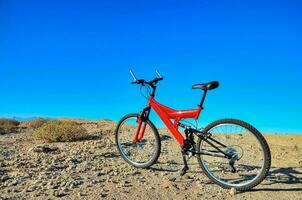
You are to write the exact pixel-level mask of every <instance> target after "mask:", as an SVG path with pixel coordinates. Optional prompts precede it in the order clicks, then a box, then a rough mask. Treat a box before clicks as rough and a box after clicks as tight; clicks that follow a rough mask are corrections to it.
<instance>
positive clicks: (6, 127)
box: [0, 118, 20, 134]
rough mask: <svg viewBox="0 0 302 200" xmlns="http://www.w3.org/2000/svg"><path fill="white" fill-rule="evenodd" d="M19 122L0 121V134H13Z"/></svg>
mask: <svg viewBox="0 0 302 200" xmlns="http://www.w3.org/2000/svg"><path fill="white" fill-rule="evenodd" d="M19 124H20V122H18V121H17V120H15V119H4V118H2V119H0V134H6V133H12V132H15V131H16V130H17V128H18V126H19Z"/></svg>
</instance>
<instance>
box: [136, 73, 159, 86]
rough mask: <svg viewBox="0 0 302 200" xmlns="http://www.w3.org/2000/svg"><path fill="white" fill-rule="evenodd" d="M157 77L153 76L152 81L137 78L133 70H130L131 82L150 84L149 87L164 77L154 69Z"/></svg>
mask: <svg viewBox="0 0 302 200" xmlns="http://www.w3.org/2000/svg"><path fill="white" fill-rule="evenodd" d="M155 72H156V74H157V75H158V77H156V78H154V79H153V80H152V81H145V80H144V79H137V78H136V76H135V75H134V73H133V71H132V70H130V74H131V76H132V78H133V82H131V83H132V84H142V85H145V84H147V85H150V86H151V87H154V86H155V85H156V84H157V83H158V82H159V81H162V80H164V77H162V75H161V74H160V73H159V72H158V71H157V70H156V71H155Z"/></svg>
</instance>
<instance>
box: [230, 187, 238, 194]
mask: <svg viewBox="0 0 302 200" xmlns="http://www.w3.org/2000/svg"><path fill="white" fill-rule="evenodd" d="M236 192H237V191H236V189H235V188H231V190H230V194H231V195H232V196H234V195H235V194H236Z"/></svg>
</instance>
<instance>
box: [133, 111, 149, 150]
mask: <svg viewBox="0 0 302 200" xmlns="http://www.w3.org/2000/svg"><path fill="white" fill-rule="evenodd" d="M150 110H151V108H150V107H146V108H144V110H143V112H142V113H141V114H139V116H138V119H137V123H138V127H137V130H136V133H135V135H134V139H133V144H136V143H137V142H139V141H141V140H142V139H143V138H144V135H145V131H146V126H147V120H148V119H149V115H150Z"/></svg>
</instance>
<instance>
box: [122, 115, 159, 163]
mask: <svg viewBox="0 0 302 200" xmlns="http://www.w3.org/2000/svg"><path fill="white" fill-rule="evenodd" d="M137 128H138V120H137V117H130V118H127V119H125V120H124V121H123V122H122V123H121V124H120V126H119V129H118V140H117V141H118V144H117V145H118V148H119V149H120V152H121V154H122V156H123V158H124V159H126V160H127V161H128V162H129V163H131V164H133V165H135V166H143V165H147V164H148V163H150V162H152V160H153V159H154V156H155V153H156V149H157V148H158V147H157V141H156V136H155V133H154V132H153V130H152V128H151V126H150V125H149V124H148V123H146V129H145V133H144V137H143V139H142V140H141V141H138V142H137V143H136V144H134V143H133V139H134V136H135V133H136V130H137Z"/></svg>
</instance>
